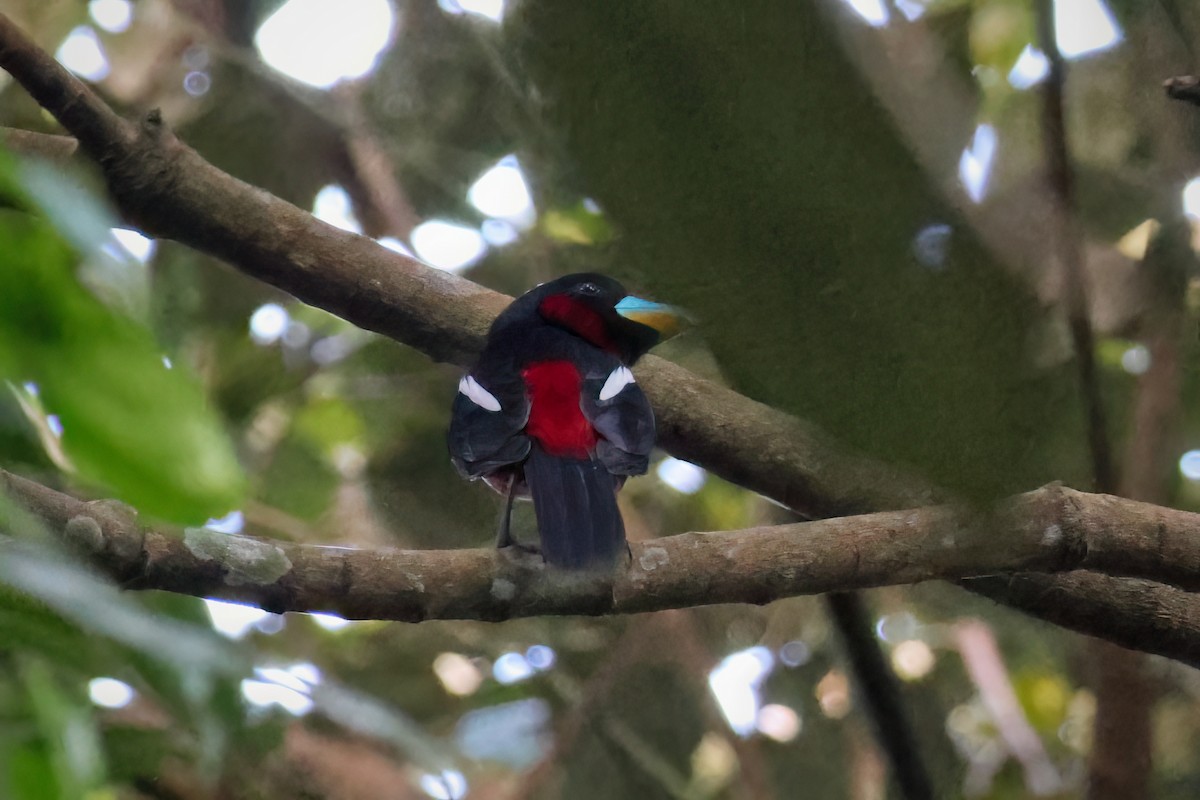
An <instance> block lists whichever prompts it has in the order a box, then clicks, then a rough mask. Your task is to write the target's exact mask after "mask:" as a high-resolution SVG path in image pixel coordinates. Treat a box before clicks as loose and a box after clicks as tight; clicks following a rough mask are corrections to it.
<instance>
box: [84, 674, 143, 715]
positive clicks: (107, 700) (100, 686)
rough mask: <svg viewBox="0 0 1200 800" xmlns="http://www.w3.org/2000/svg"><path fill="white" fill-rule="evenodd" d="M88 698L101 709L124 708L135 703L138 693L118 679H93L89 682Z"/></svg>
mask: <svg viewBox="0 0 1200 800" xmlns="http://www.w3.org/2000/svg"><path fill="white" fill-rule="evenodd" d="M88 697H90V698H91V699H92V702H93V703H95V704H96V705H98V706H100V707H101V708H124V707H125V706H127V705H129V704H130V703H132V702H133V698H134V697H137V692H135V691H134V690H133V687H132V686H130V685H129V684H128V683H125V681H119V680H117V679H116V678H92V680H90V681H89V682H88Z"/></svg>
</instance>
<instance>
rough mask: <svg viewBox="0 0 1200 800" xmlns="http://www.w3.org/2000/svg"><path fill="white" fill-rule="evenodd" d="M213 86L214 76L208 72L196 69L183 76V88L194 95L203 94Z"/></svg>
mask: <svg viewBox="0 0 1200 800" xmlns="http://www.w3.org/2000/svg"><path fill="white" fill-rule="evenodd" d="M211 88H212V78H211V77H210V76H209V74H208V73H207V72H201V71H200V70H195V71H194V72H189V73H188V74H187V75H184V76H183V90H184V91H185V92H187V93H188V94H190V95H191V96H192V97H199V96H200V95H202V94H207V93H208V90H209V89H211Z"/></svg>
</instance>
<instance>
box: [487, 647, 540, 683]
mask: <svg viewBox="0 0 1200 800" xmlns="http://www.w3.org/2000/svg"><path fill="white" fill-rule="evenodd" d="M532 676H533V667H531V666H529V662H528V661H526V660H525V656H523V655H521V654H520V653H505V654H504V655H502V656H500V657H499V658H497V659H496V663H495V664H492V677H494V678H495V679H496V680H497V681H499V682H500V683H503V684H505V685H506V686H507V685H508V684H510V683H517V682H519V681H523V680H525V679H526V678H530V677H532Z"/></svg>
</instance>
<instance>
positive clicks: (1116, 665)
mask: <svg viewBox="0 0 1200 800" xmlns="http://www.w3.org/2000/svg"><path fill="white" fill-rule="evenodd" d="M1190 239H1191V228H1190V226H1189V225H1188V224H1187V222H1186V221H1184V220H1177V221H1174V222H1170V223H1168V224H1167V225H1165V226H1164V227H1163V229H1162V231H1161V233H1160V234H1159V235H1158V236H1157V237H1156V238H1155V240H1154V241H1153V243H1152V244H1151V246H1150V249H1149V251H1148V252H1147V254H1146V257H1145V259H1144V260H1143V262H1142V269H1141V271H1140V274H1141V275H1142V276H1144V278H1145V280H1147V281H1148V282H1149V283H1150V286H1149V287H1148V289H1149V291H1147V292H1146V296H1147V297H1148V298H1149V302H1148V304H1147V310H1146V314H1145V320H1146V321H1145V331H1144V332H1143V341H1144V344H1145V347H1146V349H1147V351H1148V352H1149V354H1150V366H1149V368H1148V369H1147V370H1146V371H1145V372H1144V373H1143V374H1142V375H1141V376H1140V378H1139V379H1138V385H1137V395H1136V399H1135V401H1134V409H1133V430H1132V432H1131V434H1130V437H1129V443H1128V446H1127V450H1126V454H1125V470H1124V472H1125V477H1124V479H1123V480H1122V481H1121V493H1122V494H1123V495H1125V496H1126V497H1129V498H1132V499H1134V500H1144V501H1146V502H1148V503H1157V504H1164V503H1166V502H1167V501H1168V499H1169V494H1170V491H1169V485H1170V468H1171V463H1172V462H1173V460H1174V459H1173V458H1172V455H1171V454H1172V452H1173V448H1172V443H1173V441H1174V438H1175V430H1176V425H1177V423H1178V420H1179V418H1180V415H1181V408H1180V403H1181V383H1182V359H1181V356H1180V344H1181V342H1182V341H1183V337H1184V335H1185V325H1184V319H1185V315H1184V306H1183V303H1184V295H1185V291H1186V287H1187V274H1188V272H1189V271H1190V269H1191V268H1192V267H1193V266H1194V265H1195V255H1194V254H1193V253H1192V250H1191V241H1190ZM1092 654H1093V655H1094V656H1095V657H1096V660H1097V664H1098V666H1099V669H1098V676H1097V677H1098V684H1097V687H1096V689H1097V691H1096V695H1097V697H1098V698H1100V700H1101V702H1100V703H1099V704H1098V705H1097V708H1096V722H1095V736H1094V744H1093V747H1092V758H1091V764H1090V766H1089V772H1090V786H1089V793H1090V795H1091V796H1092V797H1094V798H1110V797H1111V798H1118V797H1144V796H1146V793H1147V788H1148V784H1149V777H1150V769H1151V766H1152V763H1153V742H1154V735H1153V730H1152V727H1151V719H1150V712H1151V710H1152V709H1153V707H1154V701H1155V699H1156V695H1157V691H1156V687H1155V686H1154V685H1153V683H1152V681H1151V678H1150V676H1148V675H1147V674H1146V657H1145V656H1144V655H1142V654H1141V653H1135V652H1132V651H1129V650H1125V649H1123V648H1121V647H1117V646H1116V645H1113V644H1111V643H1109V642H1104V641H1097V642H1095V643H1094V644H1093V647H1092Z"/></svg>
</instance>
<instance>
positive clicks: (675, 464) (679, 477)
mask: <svg viewBox="0 0 1200 800" xmlns="http://www.w3.org/2000/svg"><path fill="white" fill-rule="evenodd" d="M706 478H707V473H706V472H705V471H704V470H702V469H701V468H700V467H697V466H696V465H695V464H689V463H688V462H686V461H680V460H679V459H678V458H672V457H667V458H664V459H663V460H662V463H661V464H659V465H658V479H659V480H660V481H662V482H663V483H665V484H666V485H667V486H670V487H671V488H672V489H674V490H675V491H677V492H682V493H683V494H695V493H696V492H698V491H700V489H701V488H702V487H703V486H704V481H705V479H706Z"/></svg>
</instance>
